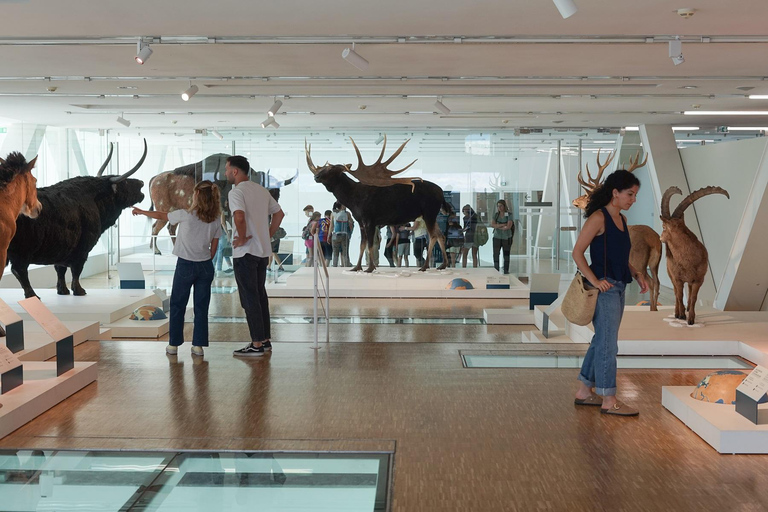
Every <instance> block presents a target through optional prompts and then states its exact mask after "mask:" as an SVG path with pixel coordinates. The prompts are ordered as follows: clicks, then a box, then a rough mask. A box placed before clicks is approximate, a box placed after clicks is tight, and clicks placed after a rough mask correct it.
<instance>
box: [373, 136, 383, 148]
mask: <svg viewBox="0 0 768 512" xmlns="http://www.w3.org/2000/svg"><path fill="white" fill-rule="evenodd" d="M383 140H384V136H383V135H382V134H379V138H378V139H376V141H375V142H374V144H376V145H377V146H378V145H379V144H381V143H382V141H383Z"/></svg>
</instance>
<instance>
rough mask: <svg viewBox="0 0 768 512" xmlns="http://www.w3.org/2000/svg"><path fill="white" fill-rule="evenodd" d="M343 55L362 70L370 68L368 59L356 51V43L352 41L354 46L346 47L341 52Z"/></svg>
mask: <svg viewBox="0 0 768 512" xmlns="http://www.w3.org/2000/svg"><path fill="white" fill-rule="evenodd" d="M341 57H342V58H343V59H344V60H346V61H347V62H349V63H350V64H352V65H353V66H355V67H356V68H357V69H359V70H360V71H365V70H366V69H368V61H367V60H365V59H364V58H363V57H361V56H360V54H359V53H357V52H356V51H355V43H352V48H344V51H342V52H341Z"/></svg>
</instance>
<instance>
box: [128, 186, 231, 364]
mask: <svg viewBox="0 0 768 512" xmlns="http://www.w3.org/2000/svg"><path fill="white" fill-rule="evenodd" d="M133 214H134V215H145V216H147V217H149V218H152V219H158V220H165V221H168V222H170V223H171V224H178V230H177V232H176V242H175V244H174V246H173V254H175V255H176V256H177V257H178V259H177V260H176V271H175V272H174V273H173V288H172V290H171V315H170V321H169V327H170V332H169V335H168V336H169V344H168V346H167V347H166V348H165V351H166V352H167V353H168V354H170V355H176V353H177V352H178V347H179V345H181V344H182V343H184V313H185V311H186V308H187V303H188V302H189V293H190V291H191V290H192V287H193V286H194V288H195V292H194V297H193V304H194V310H195V323H194V330H193V332H192V355H193V356H202V355H203V347H207V346H208V306H209V305H210V303H211V284H212V283H213V276H214V269H213V261H212V260H213V257H214V255H215V254H216V248H217V247H218V245H219V236H220V235H221V224H220V223H219V217H220V216H221V193H220V192H219V189H218V187H217V186H216V185H214V184H213V183H211V182H210V181H208V180H205V181H201V182H200V183H198V184H197V185H196V186H195V191H194V196H193V198H192V206H190V207H189V210H174V211H172V212H150V211H146V210H140V209H139V208H134V209H133Z"/></svg>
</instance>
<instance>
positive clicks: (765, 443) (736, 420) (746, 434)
mask: <svg viewBox="0 0 768 512" xmlns="http://www.w3.org/2000/svg"><path fill="white" fill-rule="evenodd" d="M694 389H695V388H694V386H664V387H662V388H661V404H662V405H663V406H664V407H666V408H667V409H668V410H669V412H671V413H672V414H674V415H675V416H677V418H678V419H679V420H680V421H682V422H683V423H685V425H686V426H687V427H688V428H690V429H691V430H693V431H694V432H696V434H697V435H698V436H699V437H701V438H702V439H703V440H704V441H706V442H707V443H708V444H709V445H710V446H712V448H714V449H715V450H717V451H718V452H719V453H734V454H735V453H768V424H762V425H755V424H753V423H752V422H751V421H749V420H748V419H746V418H745V417H743V416H741V415H740V414H737V413H736V410H735V409H736V408H735V406H733V405H725V404H712V403H708V402H702V401H701V400H694V399H693V398H691V393H692V392H693V390H694ZM759 419H760V420H761V421H763V419H766V420H768V404H766V405H761V406H760V409H759Z"/></svg>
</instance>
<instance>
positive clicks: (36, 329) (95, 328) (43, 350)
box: [16, 320, 102, 361]
mask: <svg viewBox="0 0 768 512" xmlns="http://www.w3.org/2000/svg"><path fill="white" fill-rule="evenodd" d="M64 325H65V326H66V327H67V329H69V330H70V331H71V332H72V339H73V343H74V345H75V346H77V345H80V344H81V343H84V342H86V341H88V340H99V339H102V337H101V329H100V328H99V323H98V322H85V321H77V320H69V321H66V322H64ZM16 355H17V356H18V358H19V359H20V360H21V361H46V360H48V359H50V358H52V357H56V342H54V341H53V338H51V337H50V336H49V335H48V333H46V332H45V331H44V330H43V328H42V327H40V325H39V324H38V323H37V322H34V321H32V320H25V321H24V350H22V351H21V352H19V353H17V354H16Z"/></svg>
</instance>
